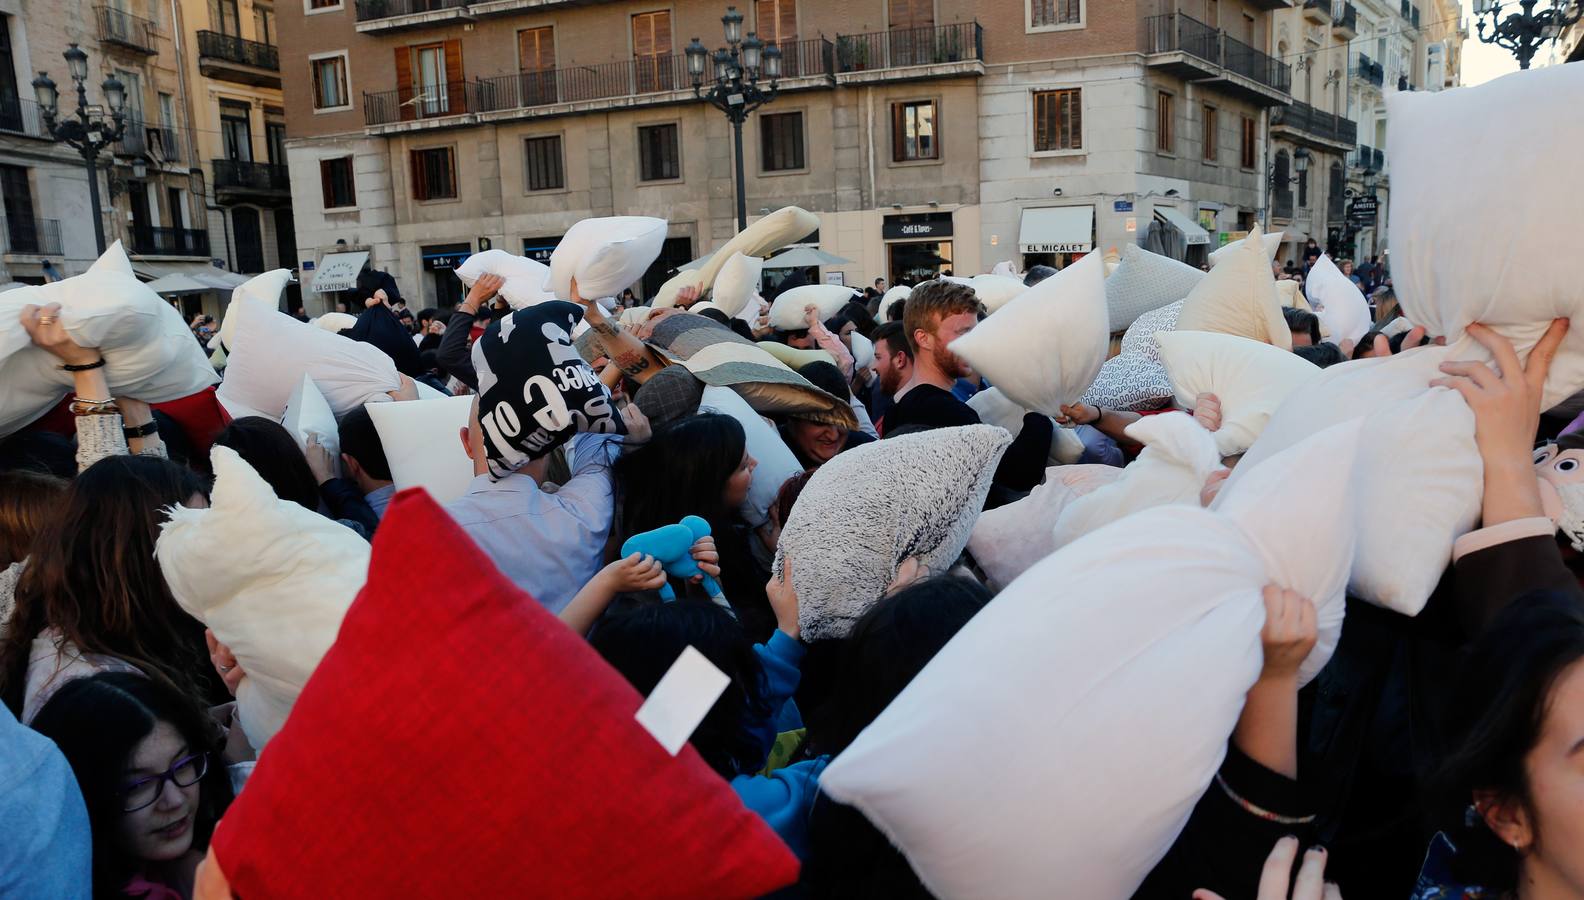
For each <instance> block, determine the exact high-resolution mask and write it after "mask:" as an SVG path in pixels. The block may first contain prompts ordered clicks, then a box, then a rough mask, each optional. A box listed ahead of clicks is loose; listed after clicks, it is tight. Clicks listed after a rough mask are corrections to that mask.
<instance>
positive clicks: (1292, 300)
mask: <svg viewBox="0 0 1584 900" xmlns="http://www.w3.org/2000/svg"><path fill="white" fill-rule="evenodd" d="M1276 302H1278V303H1280V304H1281V305H1282V308H1284V309H1301V310H1303V311H1305V312H1314V307H1312V306H1310V305H1309V301H1308V300H1305V299H1304V295H1303V292H1302V291H1300V290H1299V289H1298V282H1296V281H1293V280H1292V279H1291V278H1283V279H1281V280H1279V281H1277V282H1276ZM1324 325H1325V323H1324V322H1321V326H1322V327H1324Z"/></svg>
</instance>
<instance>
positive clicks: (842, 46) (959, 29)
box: [836, 22, 984, 72]
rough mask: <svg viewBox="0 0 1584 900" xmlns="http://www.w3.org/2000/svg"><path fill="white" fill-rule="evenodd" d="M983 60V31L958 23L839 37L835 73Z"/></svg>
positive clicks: (969, 24) (969, 23)
mask: <svg viewBox="0 0 1584 900" xmlns="http://www.w3.org/2000/svg"><path fill="white" fill-rule="evenodd" d="M975 59H978V60H982V59H984V28H983V27H981V26H980V24H979V23H978V22H956V23H953V24H951V25H935V26H930V27H925V28H893V29H891V30H890V31H871V32H869V33H868V34H843V35H837V37H836V71H838V72H861V71H865V70H868V69H895V68H901V67H904V66H929V65H942V64H945V63H954V62H963V61H966V60H975Z"/></svg>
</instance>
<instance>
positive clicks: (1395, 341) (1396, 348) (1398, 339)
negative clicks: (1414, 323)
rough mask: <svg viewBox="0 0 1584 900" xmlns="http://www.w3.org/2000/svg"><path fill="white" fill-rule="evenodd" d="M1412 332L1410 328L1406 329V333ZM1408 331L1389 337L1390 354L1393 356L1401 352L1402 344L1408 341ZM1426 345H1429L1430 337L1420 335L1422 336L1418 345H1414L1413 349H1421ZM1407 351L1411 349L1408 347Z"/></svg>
mask: <svg viewBox="0 0 1584 900" xmlns="http://www.w3.org/2000/svg"><path fill="white" fill-rule="evenodd" d="M1412 330H1413V329H1411V328H1410V329H1408V331H1412ZM1408 331H1399V332H1397V333H1396V334H1394V335H1392V336H1391V340H1390V342H1389V343H1390V344H1391V352H1392V353H1394V354H1395V353H1401V352H1402V349H1403V344H1404V343H1405V342H1407V340H1408ZM1428 343H1430V335H1428V334H1422V335H1420V336H1419V343H1417V344H1415V345H1414V347H1423V346H1424V345H1425V344H1428ZM1408 349H1410V350H1412V349H1413V347H1409V348H1408Z"/></svg>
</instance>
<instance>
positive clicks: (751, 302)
mask: <svg viewBox="0 0 1584 900" xmlns="http://www.w3.org/2000/svg"><path fill="white" fill-rule="evenodd" d="M769 308H770V303H769V302H768V301H767V300H765V298H763V297H761V296H759V294H758V293H757V292H755V293H754V295H753V296H752V297H749V298H748V303H747V305H746V306H744V307H743V308H742V310H741V311H740V312H738V313H737V315H736V316H734V318H737V319H741V320H743V321H744V322H747V323H748V325H749V326H750V327H752V328H758V327H759V317H760V316H762V315H764V313H765V311H766V310H768V309H769Z"/></svg>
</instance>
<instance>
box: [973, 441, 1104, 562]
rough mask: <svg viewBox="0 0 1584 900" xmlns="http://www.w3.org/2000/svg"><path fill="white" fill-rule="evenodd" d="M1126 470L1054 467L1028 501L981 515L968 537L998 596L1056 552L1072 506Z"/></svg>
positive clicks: (989, 510) (1048, 471)
mask: <svg viewBox="0 0 1584 900" xmlns="http://www.w3.org/2000/svg"><path fill="white" fill-rule="evenodd" d="M1124 471H1126V470H1125V469H1122V468H1119V467H1117V466H1100V465H1084V466H1074V465H1060V466H1051V467H1050V468H1048V469H1046V470H1045V480H1044V481H1043V482H1042V483H1040V484H1039V485H1037V486H1036V487H1035V488H1034V490H1032V491H1030V492H1029V495H1028V496H1027V497H1024V498H1023V499H1022V500H1018V501H1016V502H1014V503H1008V504H1007V505H1006V506H1000V507H997V508H995V509H987V510H985V511H984V512H983V513H981V514H980V515H979V521H977V522H975V523H974V529H973V534H972V535H970V536H969V538H968V552H970V553H972V554H973V557H974V562H977V563H978V564H979V568H980V569H982V570H983V571H984V573H985V577H987V578H988V579H989V586H990V589H991V590H996V591H999V590H1000V589H1002V588H1004V587H1006V586H1007V585H1009V584H1011V583H1012V581H1013V579H1015V578H1017V577H1018V576H1019V575H1022V574H1023V573H1024V572H1025V571H1026V570H1027V569H1028V568H1029V567H1030V566H1032V565H1034V564H1035V563H1037V562H1039V561H1040V560H1042V559H1044V558H1045V557H1047V556H1049V555H1051V554H1052V553H1055V552H1056V539H1055V538H1054V537H1053V535H1052V532H1053V530H1054V529H1055V527H1056V520H1057V519H1058V518H1060V517H1061V514H1062V510H1064V509H1066V508H1067V504H1069V503H1071V502H1073V501H1074V500H1076V499H1077V498H1079V497H1082V496H1084V495H1085V494H1088V493H1090V492H1092V491H1095V490H1098V489H1100V488H1102V487H1105V486H1106V485H1108V484H1111V483H1112V482H1114V481H1116V480H1117V479H1118V478H1121V477H1122V473H1123V472H1124Z"/></svg>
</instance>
